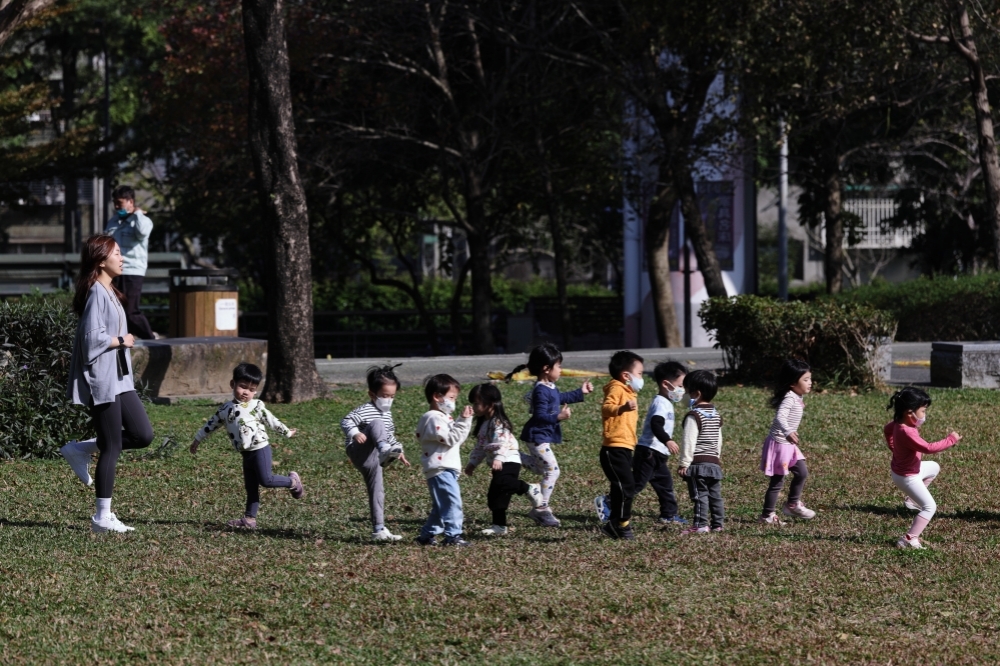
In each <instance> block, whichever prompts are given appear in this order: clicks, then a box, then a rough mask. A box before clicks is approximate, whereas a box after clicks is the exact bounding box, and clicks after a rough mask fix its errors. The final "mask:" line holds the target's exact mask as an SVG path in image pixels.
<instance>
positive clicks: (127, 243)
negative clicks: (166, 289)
mask: <svg viewBox="0 0 1000 666" xmlns="http://www.w3.org/2000/svg"><path fill="white" fill-rule="evenodd" d="M111 199H112V201H113V203H114V206H115V214H114V215H113V216H112V217H111V219H110V220H108V224H107V226H105V228H104V233H106V234H107V235H109V236H112V237H114V239H115V242H116V243H118V247H119V248H121V252H122V258H123V259H124V260H125V265H124V268H123V269H122V274H121V275H119V276H118V277H116V278H115V279H114V284H115V287H116V288H117V289H118V290H119V291H120V292H122V293H123V294H125V298H126V300H127V301H128V311H127V312H126V319H127V320H128V332H129V333H131V334H132V335H134V336H135V337H137V338H140V339H142V340H153V339H155V338H159V337H162V336H160V335H159V334H158V333H154V332H153V329H152V327H151V326H150V325H149V320H148V319H146V316H145V315H144V314H142V312H140V311H139V302H140V301H141V300H142V283H143V280H144V279H145V277H146V267H147V265H148V262H149V234H151V233H152V231H153V221H152V220H150V219H149V217H147V216H146V213H145V211H143V210H142V209H139V208H136V207H135V190H133V189H132V188H131V187H129V186H128V185H120V186H118V187H116V188H115V190H114V192H112V193H111Z"/></svg>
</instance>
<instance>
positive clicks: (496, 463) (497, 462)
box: [491, 458, 503, 472]
mask: <svg viewBox="0 0 1000 666" xmlns="http://www.w3.org/2000/svg"><path fill="white" fill-rule="evenodd" d="M491 467H492V468H493V471H494V472H499V471H500V470H502V469H503V463H502V462H501V461H500V459H499V458H494V459H493V464H492V465H491Z"/></svg>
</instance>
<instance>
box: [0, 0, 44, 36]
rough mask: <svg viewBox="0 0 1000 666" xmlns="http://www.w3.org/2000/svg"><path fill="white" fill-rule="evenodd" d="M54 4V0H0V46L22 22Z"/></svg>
mask: <svg viewBox="0 0 1000 666" xmlns="http://www.w3.org/2000/svg"><path fill="white" fill-rule="evenodd" d="M55 4H56V0H9V1H8V2H4V1H3V0H0V46H2V45H3V43H4V42H6V41H7V39H8V38H9V37H10V36H11V35H12V34H14V31H15V30H17V29H18V27H19V26H21V24H23V23H27V22H28V21H30V20H31V19H33V18H35V17H36V16H38V15H39V14H41V13H42V12H43V11H45V10H46V9H48V8H49V7H52V6H53V5H55Z"/></svg>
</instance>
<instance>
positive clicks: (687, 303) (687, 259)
mask: <svg viewBox="0 0 1000 666" xmlns="http://www.w3.org/2000/svg"><path fill="white" fill-rule="evenodd" d="M681 249H682V250H683V251H684V346H685V347H690V346H691V255H690V254H689V253H688V239H687V238H685V239H684V246H683V248H681Z"/></svg>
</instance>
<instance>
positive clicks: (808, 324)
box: [698, 295, 896, 387]
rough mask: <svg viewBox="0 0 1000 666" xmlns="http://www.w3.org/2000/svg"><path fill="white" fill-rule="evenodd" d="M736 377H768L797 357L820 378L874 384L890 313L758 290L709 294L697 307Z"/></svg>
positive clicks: (887, 339)
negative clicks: (792, 298) (764, 294)
mask: <svg viewBox="0 0 1000 666" xmlns="http://www.w3.org/2000/svg"><path fill="white" fill-rule="evenodd" d="M698 315H699V316H700V317H701V320H702V323H703V324H704V326H705V329H706V330H708V331H709V333H710V334H711V335H712V336H713V337H714V338H715V340H716V345H715V346H716V347H717V348H721V349H722V350H723V351H724V352H725V355H726V365H727V366H728V368H729V369H730V371H731V372H733V373H734V374H735V375H736V377H738V378H742V379H747V380H751V381H767V380H769V379H771V378H773V375H774V373H775V371H776V370H777V369H778V367H779V366H780V365H781V363H782V362H783V361H784V360H785V359H786V358H789V357H795V358H801V359H803V360H805V361H806V362H808V363H809V365H810V366H812V369H813V376H814V377H815V378H816V380H817V381H819V382H820V383H825V384H829V385H834V386H837V385H839V386H865V387H870V386H877V385H879V384H880V383H881V379H880V367H881V364H882V363H884V358H883V353H884V349H883V346H884V345H885V344H886V343H887V342H891V340H892V337H893V335H894V333H895V330H896V324H895V322H894V321H893V319H892V317H891V316H889V315H888V314H886V313H884V312H880V311H878V310H875V309H874V308H870V307H868V306H865V305H857V304H853V303H846V304H840V303H834V302H831V301H822V302H811V303H804V302H789V303H782V302H781V301H777V300H774V299H770V298H761V297H759V296H750V295H746V296H733V297H731V298H712V299H710V300H708V301H706V302H705V303H704V304H703V305H702V306H701V309H700V310H699V311H698Z"/></svg>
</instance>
